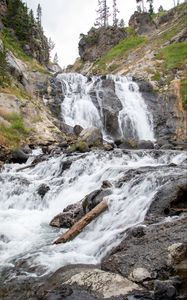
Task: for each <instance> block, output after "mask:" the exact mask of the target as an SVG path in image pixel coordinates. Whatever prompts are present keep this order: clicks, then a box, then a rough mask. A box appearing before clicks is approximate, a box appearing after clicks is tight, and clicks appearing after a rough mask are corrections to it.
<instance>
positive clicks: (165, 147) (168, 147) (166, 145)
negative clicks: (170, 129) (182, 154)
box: [160, 143, 174, 150]
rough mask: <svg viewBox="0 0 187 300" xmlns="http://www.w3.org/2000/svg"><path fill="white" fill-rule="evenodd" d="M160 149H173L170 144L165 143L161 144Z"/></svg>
mask: <svg viewBox="0 0 187 300" xmlns="http://www.w3.org/2000/svg"><path fill="white" fill-rule="evenodd" d="M160 149H162V150H169V149H174V147H173V145H172V144H169V143H167V144H164V145H163V146H161V147H160Z"/></svg>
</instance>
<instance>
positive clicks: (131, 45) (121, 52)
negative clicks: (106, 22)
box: [95, 35, 146, 72]
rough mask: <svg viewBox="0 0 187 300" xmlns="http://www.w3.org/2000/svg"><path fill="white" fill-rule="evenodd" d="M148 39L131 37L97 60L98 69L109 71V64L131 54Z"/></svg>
mask: <svg viewBox="0 0 187 300" xmlns="http://www.w3.org/2000/svg"><path fill="white" fill-rule="evenodd" d="M145 42H146V38H145V37H142V36H136V35H133V36H130V37H129V38H127V39H125V40H123V41H122V42H120V43H119V44H118V45H117V46H115V47H114V48H112V49H111V50H109V51H108V52H107V53H106V54H105V55H104V56H103V57H102V58H101V59H99V60H97V61H96V63H95V67H96V69H99V71H101V72H102V71H107V64H109V63H110V62H112V60H114V59H115V60H117V59H120V58H122V57H125V56H126V55H128V54H129V52H130V51H131V50H133V49H135V48H137V47H138V46H140V45H142V44H144V43H145Z"/></svg>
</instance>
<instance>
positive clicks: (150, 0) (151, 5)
mask: <svg viewBox="0 0 187 300" xmlns="http://www.w3.org/2000/svg"><path fill="white" fill-rule="evenodd" d="M147 2H149V14H150V15H152V14H153V13H154V7H153V0H147Z"/></svg>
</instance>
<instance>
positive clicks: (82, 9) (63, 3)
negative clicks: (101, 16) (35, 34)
mask: <svg viewBox="0 0 187 300" xmlns="http://www.w3.org/2000/svg"><path fill="white" fill-rule="evenodd" d="M174 1H175V2H177V0H164V1H163V0H154V8H155V11H157V10H158V7H159V6H160V5H162V6H163V7H164V9H169V8H171V7H173V3H174ZM24 2H26V3H27V5H28V7H29V8H32V9H33V11H34V12H36V8H37V5H38V3H40V4H41V6H42V24H43V28H44V32H45V34H46V36H47V37H51V39H52V40H53V41H54V42H55V49H54V50H53V54H52V55H54V53H55V52H57V54H58V59H59V64H60V65H61V67H65V66H67V65H69V64H73V63H74V61H75V59H76V58H77V57H78V56H79V54H78V42H79V36H80V33H84V34H86V33H87V32H88V31H89V29H90V28H91V27H92V26H93V24H94V21H95V19H96V9H97V3H98V0H24ZM145 2H146V0H145ZM180 2H183V0H180ZM111 4H112V0H108V5H111ZM117 4H118V8H119V10H120V14H119V16H118V17H119V19H121V18H123V19H124V20H125V25H128V20H129V18H130V16H131V15H132V14H133V12H134V11H135V10H136V1H135V0H117ZM111 7H112V5H111Z"/></svg>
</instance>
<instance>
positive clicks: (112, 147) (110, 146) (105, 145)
mask: <svg viewBox="0 0 187 300" xmlns="http://www.w3.org/2000/svg"><path fill="white" fill-rule="evenodd" d="M103 149H104V150H105V151H112V150H113V149H114V146H113V145H112V144H104V145H103Z"/></svg>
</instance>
